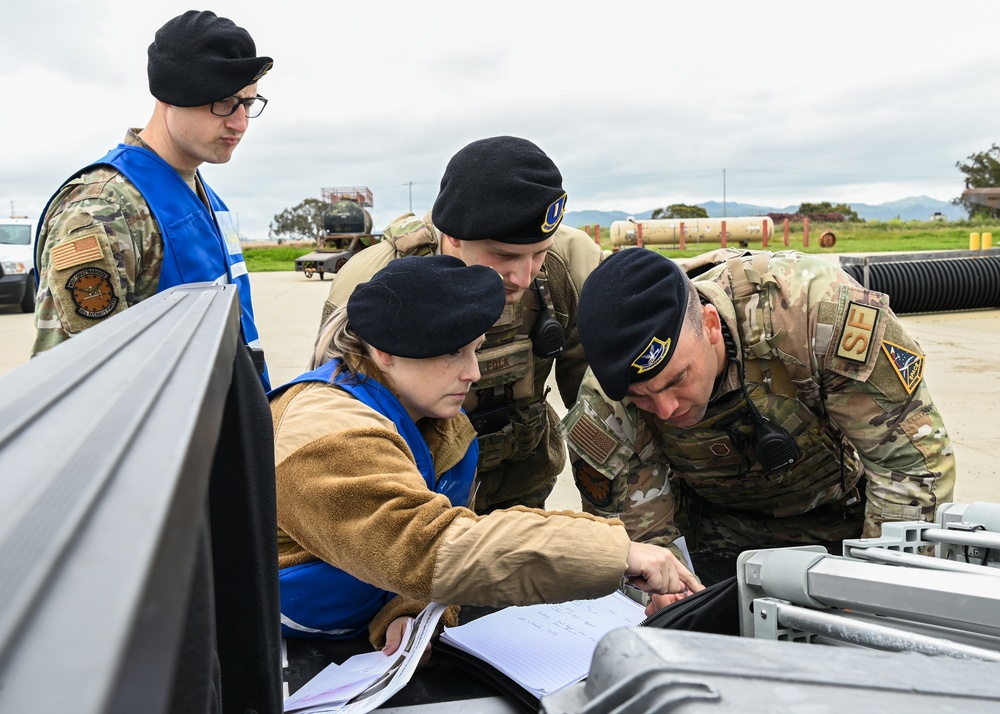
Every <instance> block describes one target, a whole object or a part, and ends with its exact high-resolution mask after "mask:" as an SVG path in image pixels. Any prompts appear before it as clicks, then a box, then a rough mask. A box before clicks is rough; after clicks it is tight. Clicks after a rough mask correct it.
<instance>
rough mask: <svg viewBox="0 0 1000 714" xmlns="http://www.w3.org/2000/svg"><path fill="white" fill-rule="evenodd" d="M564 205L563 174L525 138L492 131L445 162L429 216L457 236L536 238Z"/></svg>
mask: <svg viewBox="0 0 1000 714" xmlns="http://www.w3.org/2000/svg"><path fill="white" fill-rule="evenodd" d="M565 210H566V191H564V190H563V187H562V174H560V173H559V169H558V168H556V165H555V164H554V163H553V162H552V159H550V158H549V157H548V156H547V155H546V154H545V152H544V151H542V150H541V149H539V148H538V147H537V146H535V145H534V144H533V143H531V142H530V141H528V140H527V139H520V138H518V137H515V136H494V137H490V138H488V139H480V140H478V141H473V142H472V143H471V144H468V145H467V146H465V147H464V148H462V149H461V150H460V151H459V152H458V153H457V154H455V155H454V156H453V157H452V158H451V160H450V161H449V162H448V166H447V167H446V168H445V172H444V176H443V177H442V178H441V189H440V191H439V193H438V196H437V200H435V201H434V207H433V208H432V209H431V216H432V220H433V222H434V225H435V226H436V227H437V228H438V230H440V231H441V232H442V233H444V234H446V235H449V236H451V237H452V238H457V239H459V240H495V241H500V242H502V243H516V244H532V243H540V242H542V241H543V240H546V239H547V238H549V236H551V235H552V234H553V233H554V232H555V230H556V228H558V227H559V223H560V221H562V218H563V214H564V213H565Z"/></svg>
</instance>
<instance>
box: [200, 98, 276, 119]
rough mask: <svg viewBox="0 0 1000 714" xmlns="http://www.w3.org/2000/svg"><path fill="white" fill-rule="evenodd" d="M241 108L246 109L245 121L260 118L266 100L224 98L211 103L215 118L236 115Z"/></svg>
mask: <svg viewBox="0 0 1000 714" xmlns="http://www.w3.org/2000/svg"><path fill="white" fill-rule="evenodd" d="M241 106H243V107H246V110H247V119H254V118H256V117H259V116H260V113H261V112H262V111H264V107H266V106H267V100H266V99H265V98H264V97H262V96H260V95H259V94H258V95H257V96H256V97H245V98H242V99H241V98H240V97H226V98H225V99H220V100H219V101H217V102H212V114H214V115H215V116H217V117H229V116H232V115H233V114H235V113H236V110H237V109H239V108H240V107H241Z"/></svg>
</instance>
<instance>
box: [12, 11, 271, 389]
mask: <svg viewBox="0 0 1000 714" xmlns="http://www.w3.org/2000/svg"><path fill="white" fill-rule="evenodd" d="M255 55H256V46H255V45H254V41H253V38H251V37H250V34H249V33H248V32H247V31H246V30H244V29H243V28H241V27H238V26H237V25H236V24H234V23H233V22H232V21H231V20H228V19H226V18H223V17H217V16H216V15H215V14H214V13H212V12H208V11H205V12H198V11H195V10H190V11H188V12H185V13H184V14H183V15H179V16H177V17H175V18H173V19H172V20H170V21H169V22H167V23H166V24H165V25H164V26H163V27H161V28H160V29H159V30H158V31H157V32H156V36H155V38H154V40H153V43H152V44H151V45H150V46H149V51H148V56H149V62H148V65H147V73H148V76H149V90H150V93H151V94H152V95H153V96H154V97H155V98H156V105H155V106H154V108H153V116H152V118H151V119H150V120H149V122H148V123H147V124H146V127H145V128H144V129H130V130H129V131H128V133H127V134H126V136H125V141H124V143H122V144H119V145H118V147H117V148H115V149H113V150H111V151H110V152H109V153H108V154H107V155H105V156H104V157H102V158H101V159H98V160H97V161H96V162H94V163H93V164H91V165H90V166H87V167H85V168H84V169H82V170H81V171H79V172H77V173H76V174H74V175H73V176H72V177H71V178H70V179H69V180H68V181H66V182H65V183H64V184H63V185H62V187H61V188H60V189H59V190H58V191H57V192H56V193H55V195H54V196H53V197H52V198H51V199H50V200H49V203H48V206H47V207H46V210H45V211H44V213H43V218H42V220H40V221H39V228H38V240H37V243H36V247H35V255H36V264H37V265H38V282H39V285H38V287H39V289H38V297H37V299H36V303H35V327H36V330H37V335H36V338H35V344H34V346H33V347H32V355H35V354H37V353H39V352H41V351H43V350H46V349H49V348H50V347H53V346H54V345H57V344H59V343H60V342H63V341H64V340H66V339H68V338H69V337H72V336H73V335H75V334H77V333H79V332H80V331H82V330H84V329H86V328H88V327H90V326H92V325H94V324H96V323H97V322H99V321H101V320H103V319H105V318H107V317H110V316H112V315H115V314H117V313H119V312H121V311H122V310H124V309H126V308H128V307H130V306H132V305H134V304H136V303H138V302H140V301H141V300H143V299H145V298H147V297H150V296H152V295H155V294H156V293H157V292H159V291H161V290H165V289H167V288H170V287H173V286H175V285H182V284H185V283H194V282H215V283H220V284H223V283H235V284H236V285H237V286H238V287H239V293H240V303H241V310H242V315H241V327H242V332H243V338H244V340H245V342H246V343H247V345H248V346H249V347H250V348H251V350H255V351H256V355H255V357H257V360H256V361H257V362H258V367H259V368H260V369H261V372H262V375H261V379H262V381H263V382H264V386H265V387H267V386H268V384H267V372H266V369H265V368H264V367H263V355H262V353H261V352H260V341H259V339H258V336H257V328H256V326H255V325H254V320H253V308H252V305H251V300H250V282H249V279H248V276H247V270H246V264H245V263H244V262H243V253H242V250H241V249H240V241H239V234H238V233H237V230H236V226H235V224H234V222H233V220H232V217H231V215H230V213H229V209H228V208H226V205H225V204H224V203H223V202H222V200H221V199H220V198H219V197H218V196H217V195H216V194H215V192H214V191H213V190H212V189H211V188H210V187H209V186H208V184H207V183H205V181H204V179H203V178H202V176H201V174H200V173H199V172H198V167H199V166H201V164H203V163H209V164H224V163H226V162H227V161H229V159H230V157H232V155H233V151H235V149H236V146H237V144H239V143H240V140H241V139H242V138H243V134H244V133H245V132H246V130H247V128H248V127H249V120H250V119H252V118H254V117H257V116H260V113H261V112H262V111H263V110H264V106H265V105H266V104H267V100H266V99H264V97H262V96H260V95H259V94H257V82H258V80H260V78H261V77H263V76H264V75H265V74H267V72H268V71H269V70H270V69H271V66H272V60H271V58H270V57H257V56H255Z"/></svg>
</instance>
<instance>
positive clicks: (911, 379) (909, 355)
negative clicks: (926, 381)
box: [882, 340, 924, 394]
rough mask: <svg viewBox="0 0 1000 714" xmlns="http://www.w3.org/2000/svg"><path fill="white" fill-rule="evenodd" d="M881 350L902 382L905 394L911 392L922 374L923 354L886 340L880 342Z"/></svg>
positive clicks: (918, 382)
mask: <svg viewBox="0 0 1000 714" xmlns="http://www.w3.org/2000/svg"><path fill="white" fill-rule="evenodd" d="M882 350H883V351H884V352H885V354H886V356H887V357H888V358H889V363H890V364H891V365H892V368H893V369H894V370H895V371H896V376H897V377H899V381H900V382H902V383H903V389H905V390H906V393H907V394H913V390H914V389H916V388H917V386H918V385H919V384H920V380H921V378H923V376H924V356H923V355H922V354H917V353H916V352H912V351H911V350H908V349H906V348H905V347H903V346H901V345H897V344H894V343H892V342H889V341H888V340H884V341H883V342H882Z"/></svg>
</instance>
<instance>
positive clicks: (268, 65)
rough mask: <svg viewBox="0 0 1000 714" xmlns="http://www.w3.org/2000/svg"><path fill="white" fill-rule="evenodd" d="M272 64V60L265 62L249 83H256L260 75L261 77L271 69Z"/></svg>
mask: <svg viewBox="0 0 1000 714" xmlns="http://www.w3.org/2000/svg"><path fill="white" fill-rule="evenodd" d="M273 66H274V62H268V63H266V64H265V65H264V66H263V67H261V68H260V70H259V71H258V72H257V74H255V75H254V78H253V79H251V80H250V84H256V83H257V81H258V80H259V79H260V78H261V77H263V76H264V75H265V74H267V73H268V72H270V71H271V67H273Z"/></svg>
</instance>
